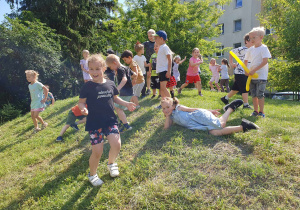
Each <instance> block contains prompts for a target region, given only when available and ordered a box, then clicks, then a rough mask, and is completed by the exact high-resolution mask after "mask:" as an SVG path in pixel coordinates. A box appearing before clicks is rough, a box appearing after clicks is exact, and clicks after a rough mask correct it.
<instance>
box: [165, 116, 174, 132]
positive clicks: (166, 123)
mask: <svg viewBox="0 0 300 210" xmlns="http://www.w3.org/2000/svg"><path fill="white" fill-rule="evenodd" d="M172 123H173V121H172V120H171V115H167V116H166V121H165V124H164V129H168V128H170V127H171V125H172Z"/></svg>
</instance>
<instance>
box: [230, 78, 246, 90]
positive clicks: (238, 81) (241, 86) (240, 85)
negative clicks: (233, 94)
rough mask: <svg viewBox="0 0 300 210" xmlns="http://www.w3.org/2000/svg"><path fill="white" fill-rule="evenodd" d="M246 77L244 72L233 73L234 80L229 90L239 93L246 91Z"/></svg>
mask: <svg viewBox="0 0 300 210" xmlns="http://www.w3.org/2000/svg"><path fill="white" fill-rule="evenodd" d="M247 79H248V77H247V76H246V75H244V74H236V75H235V81H234V83H233V85H232V88H231V90H235V91H239V92H241V93H247V92H248V91H247V90H246V83H247Z"/></svg>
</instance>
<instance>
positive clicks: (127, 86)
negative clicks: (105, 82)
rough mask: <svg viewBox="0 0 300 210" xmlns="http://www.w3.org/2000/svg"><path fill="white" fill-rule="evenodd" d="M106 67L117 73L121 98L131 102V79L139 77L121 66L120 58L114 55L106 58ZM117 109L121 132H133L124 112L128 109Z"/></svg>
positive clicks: (117, 105) (121, 107)
mask: <svg viewBox="0 0 300 210" xmlns="http://www.w3.org/2000/svg"><path fill="white" fill-rule="evenodd" d="M106 65H107V66H108V67H109V68H110V69H112V70H114V71H116V72H117V81H118V87H117V89H118V90H119V91H120V98H121V99H123V100H124V101H128V102H129V101H130V100H131V97H132V96H133V89H132V83H131V77H133V78H135V77H137V75H136V74H135V73H134V72H133V71H131V69H130V68H128V67H126V66H123V65H121V63H120V58H119V57H118V56H116V55H113V54H111V55H108V56H107V57H106ZM115 109H116V112H117V115H118V117H119V118H120V121H121V122H120V124H121V126H120V132H123V131H126V130H131V129H132V127H131V126H130V125H129V124H128V121H127V118H126V115H125V113H124V110H127V108H126V107H125V106H120V105H119V104H115Z"/></svg>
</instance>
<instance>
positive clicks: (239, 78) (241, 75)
mask: <svg viewBox="0 0 300 210" xmlns="http://www.w3.org/2000/svg"><path fill="white" fill-rule="evenodd" d="M244 42H245V46H242V47H238V48H235V49H233V50H232V52H233V53H234V54H236V56H238V58H239V59H241V61H244V58H245V54H246V52H247V50H248V49H249V47H251V46H252V45H253V44H252V43H251V42H250V40H249V34H246V35H245V36H244ZM229 64H230V66H232V67H234V68H235V69H234V83H233V85H232V87H231V91H230V92H229V93H228V94H227V95H226V96H224V97H222V98H221V101H222V102H223V103H224V104H225V105H226V104H228V103H229V99H230V98H231V97H232V96H234V95H235V94H237V93H238V92H241V93H242V98H243V101H244V106H243V108H244V109H252V108H251V106H250V105H249V103H248V91H247V90H246V83H247V79H248V77H247V76H246V75H245V70H244V69H243V67H242V66H241V65H240V64H239V63H238V64H236V63H233V57H232V55H231V54H229ZM248 64H249V62H248Z"/></svg>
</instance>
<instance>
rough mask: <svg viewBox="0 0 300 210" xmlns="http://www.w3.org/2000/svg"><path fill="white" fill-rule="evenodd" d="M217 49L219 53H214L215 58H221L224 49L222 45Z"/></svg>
mask: <svg viewBox="0 0 300 210" xmlns="http://www.w3.org/2000/svg"><path fill="white" fill-rule="evenodd" d="M218 49H219V50H220V51H219V52H216V56H217V57H222V56H223V55H224V54H223V49H224V45H222V46H220V47H218Z"/></svg>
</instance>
